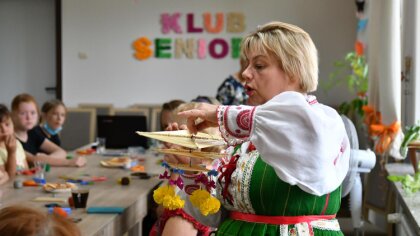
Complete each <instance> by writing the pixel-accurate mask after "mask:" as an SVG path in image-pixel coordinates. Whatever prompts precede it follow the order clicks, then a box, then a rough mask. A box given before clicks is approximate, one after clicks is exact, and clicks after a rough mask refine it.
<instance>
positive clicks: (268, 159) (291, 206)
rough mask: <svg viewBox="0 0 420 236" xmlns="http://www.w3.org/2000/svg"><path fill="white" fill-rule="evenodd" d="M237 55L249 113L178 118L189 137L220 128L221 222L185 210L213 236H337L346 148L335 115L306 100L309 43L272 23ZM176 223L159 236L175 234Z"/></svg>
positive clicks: (203, 111) (313, 63) (314, 67)
mask: <svg viewBox="0 0 420 236" xmlns="http://www.w3.org/2000/svg"><path fill="white" fill-rule="evenodd" d="M241 53H242V55H243V56H244V57H245V58H246V61H247V67H246V68H245V70H244V71H243V73H242V76H243V77H244V78H245V81H246V84H245V88H246V91H247V94H248V96H249V99H248V103H249V104H252V105H256V106H215V105H210V104H201V105H200V106H199V107H198V108H197V109H193V110H189V111H184V112H181V113H180V114H179V115H181V116H184V117H186V118H188V128H189V130H190V131H191V132H192V133H195V132H197V130H202V129H203V128H207V127H209V126H211V127H219V129H220V130H221V134H222V136H223V137H224V138H225V140H226V141H227V143H228V144H229V145H230V146H231V147H230V148H229V149H228V150H227V152H228V158H227V160H226V162H225V163H223V164H222V166H221V169H220V170H221V172H222V173H221V174H220V175H219V178H218V181H217V190H218V191H217V197H218V198H219V200H220V201H221V202H222V204H223V206H224V208H225V209H227V214H228V216H227V218H223V217H222V215H221V212H219V214H215V215H212V216H210V217H204V216H202V215H200V214H197V212H196V211H194V210H193V209H189V208H188V206H189V205H188V204H186V206H187V207H186V208H184V211H186V212H188V213H189V214H190V215H192V216H193V217H195V218H196V219H197V220H198V221H200V222H203V223H205V224H207V225H210V226H213V227H216V228H217V235H343V233H342V232H341V230H340V226H339V224H338V221H337V219H336V218H335V214H336V213H337V212H338V210H339V208H340V202H341V184H342V181H343V179H344V177H345V176H346V173H347V170H348V165H349V150H350V147H349V141H348V138H347V135H346V131H345V128H344V124H343V122H342V120H341V118H340V116H339V115H338V114H337V112H336V111H335V110H334V109H333V108H330V107H328V106H325V105H323V104H321V103H319V102H318V101H317V100H316V98H315V97H314V96H311V95H309V94H308V93H310V92H313V91H315V90H316V88H317V84H318V58H317V50H316V48H315V45H314V43H313V42H312V39H311V38H310V36H309V35H308V33H306V32H305V31H304V30H302V29H301V28H299V27H297V26H294V25H291V24H287V23H283V22H271V23H268V24H265V25H263V26H261V27H259V28H258V29H257V31H255V32H253V33H251V34H250V35H248V36H247V37H245V38H244V39H243V42H242V47H241ZM197 118H200V119H201V120H203V121H202V122H200V123H196V120H197ZM183 224H188V223H187V222H183ZM183 224H178V225H172V226H173V228H172V229H168V231H166V229H165V231H164V232H168V234H166V235H169V232H171V233H172V234H171V235H180V234H178V233H177V232H178V227H180V228H182V227H185V225H183ZM184 236H185V234H184Z"/></svg>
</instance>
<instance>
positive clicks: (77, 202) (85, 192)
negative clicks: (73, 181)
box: [71, 188, 89, 208]
mask: <svg viewBox="0 0 420 236" xmlns="http://www.w3.org/2000/svg"><path fill="white" fill-rule="evenodd" d="M71 196H72V198H73V204H74V208H86V205H87V201H88V197H89V189H85V188H83V189H73V190H72V191H71Z"/></svg>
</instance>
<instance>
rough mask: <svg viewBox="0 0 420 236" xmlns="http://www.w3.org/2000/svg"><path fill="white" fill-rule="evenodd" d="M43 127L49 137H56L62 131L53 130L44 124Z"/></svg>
mask: <svg viewBox="0 0 420 236" xmlns="http://www.w3.org/2000/svg"><path fill="white" fill-rule="evenodd" d="M43 127H44V129H45V130H46V131H47V132H48V133H49V134H51V135H56V134H58V133H59V132H60V131H61V130H62V129H63V127H58V128H57V129H55V130H54V129H52V128H51V127H50V126H49V125H48V123H45V124H44V125H43Z"/></svg>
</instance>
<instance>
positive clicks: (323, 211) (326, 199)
mask: <svg viewBox="0 0 420 236" xmlns="http://www.w3.org/2000/svg"><path fill="white" fill-rule="evenodd" d="M329 200H330V194H327V197H326V198H325V205H324V209H322V212H321V215H325V211H326V210H327V207H328V201H329Z"/></svg>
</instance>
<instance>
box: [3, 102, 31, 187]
mask: <svg viewBox="0 0 420 236" xmlns="http://www.w3.org/2000/svg"><path fill="white" fill-rule="evenodd" d="M27 168H28V163H27V162H26V156H25V151H24V150H23V147H22V144H21V143H20V142H18V141H17V140H16V138H15V135H14V129H13V122H12V117H11V114H10V111H9V109H7V107H6V106H5V105H3V104H0V184H2V183H4V182H6V181H7V180H8V179H10V178H13V177H14V176H15V175H16V171H19V170H23V169H27Z"/></svg>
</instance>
